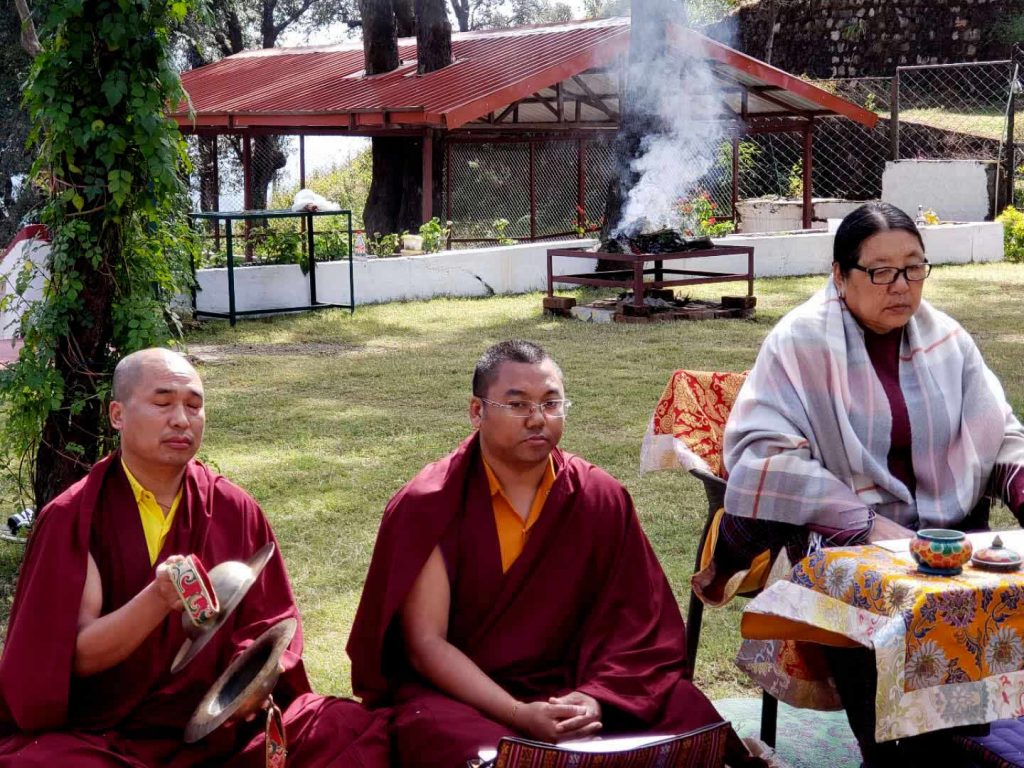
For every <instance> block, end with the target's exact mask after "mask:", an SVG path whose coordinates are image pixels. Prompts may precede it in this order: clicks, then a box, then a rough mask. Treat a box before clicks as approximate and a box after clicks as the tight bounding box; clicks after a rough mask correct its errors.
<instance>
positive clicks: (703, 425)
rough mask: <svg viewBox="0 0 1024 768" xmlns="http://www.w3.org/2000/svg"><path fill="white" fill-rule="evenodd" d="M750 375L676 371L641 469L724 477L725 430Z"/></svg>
mask: <svg viewBox="0 0 1024 768" xmlns="http://www.w3.org/2000/svg"><path fill="white" fill-rule="evenodd" d="M746 377H747V376H746V374H745V373H729V372H706V371H683V370H680V371H676V372H675V373H673V374H672V378H670V379H669V382H668V385H667V386H666V387H665V391H664V392H663V393H662V395H661V399H659V400H658V404H657V406H656V407H655V409H654V416H653V417H652V418H651V422H650V424H649V425H648V427H647V434H646V435H644V442H643V446H642V447H641V450H640V470H641V471H642V472H652V471H654V470H658V469H685V470H690V469H704V470H707V471H709V472H711V473H712V474H715V475H718V476H719V477H722V476H723V472H722V434H723V433H724V432H725V422H726V421H727V420H728V418H729V411H730V410H731V409H732V404H733V402H734V401H735V400H736V395H737V394H739V391H740V387H742V386H743V381H744V380H745V379H746Z"/></svg>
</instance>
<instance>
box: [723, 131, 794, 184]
mask: <svg viewBox="0 0 1024 768" xmlns="http://www.w3.org/2000/svg"><path fill="white" fill-rule="evenodd" d="M739 147H740V150H739V151H740V166H739V199H740V200H744V199H747V198H759V197H769V196H774V197H794V198H797V197H800V196H801V195H802V194H803V137H802V136H801V135H800V134H799V133H766V134H758V135H754V136H744V137H742V138H741V139H740V145H739Z"/></svg>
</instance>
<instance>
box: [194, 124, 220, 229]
mask: <svg viewBox="0 0 1024 768" xmlns="http://www.w3.org/2000/svg"><path fill="white" fill-rule="evenodd" d="M198 144H199V168H197V169H196V170H197V171H198V173H199V210H201V211H216V210H219V209H220V190H218V189H217V186H218V185H217V181H218V179H217V137H216V136H200V137H199V139H198ZM210 224H211V228H212V227H213V226H215V225H216V223H215V222H210Z"/></svg>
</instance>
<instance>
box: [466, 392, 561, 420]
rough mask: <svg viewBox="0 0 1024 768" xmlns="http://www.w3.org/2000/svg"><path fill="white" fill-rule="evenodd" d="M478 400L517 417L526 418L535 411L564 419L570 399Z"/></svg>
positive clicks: (548, 416) (552, 417) (482, 398)
mask: <svg viewBox="0 0 1024 768" xmlns="http://www.w3.org/2000/svg"><path fill="white" fill-rule="evenodd" d="M480 402H482V403H487V404H488V405H493V406H494V407H495V408H503V409H505V411H506V412H507V413H508V415H509V416H514V417H515V418H517V419H528V418H530V417H531V416H533V414H535V413H536V412H537V411H540V412H541V414H542V415H543V416H545V417H546V418H549V419H564V418H565V414H566V413H568V412H569V406H571V405H572V401H571V400H545V401H544V402H543V403H535V402H533V401H532V400H509V401H508V402H507V403H499V402H497V401H495V400H488V399H487V398H486V397H481V398H480Z"/></svg>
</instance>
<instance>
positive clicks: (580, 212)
mask: <svg viewBox="0 0 1024 768" xmlns="http://www.w3.org/2000/svg"><path fill="white" fill-rule="evenodd" d="M576 223H577V224H578V225H579V227H580V228H581V229H585V228H586V226H587V140H586V139H577V140H576ZM584 237H586V232H584Z"/></svg>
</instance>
